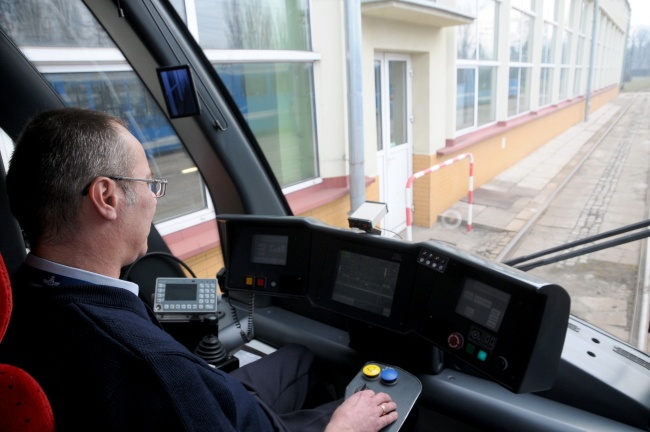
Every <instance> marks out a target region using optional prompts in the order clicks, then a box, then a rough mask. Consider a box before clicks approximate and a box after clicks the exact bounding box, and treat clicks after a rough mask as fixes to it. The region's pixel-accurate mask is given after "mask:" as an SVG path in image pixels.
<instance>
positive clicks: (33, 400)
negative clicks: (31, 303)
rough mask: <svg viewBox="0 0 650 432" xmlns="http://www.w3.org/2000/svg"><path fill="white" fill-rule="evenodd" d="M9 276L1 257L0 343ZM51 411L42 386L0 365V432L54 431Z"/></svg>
mask: <svg viewBox="0 0 650 432" xmlns="http://www.w3.org/2000/svg"><path fill="white" fill-rule="evenodd" d="M12 307H13V303H12V296H11V283H10V281H9V273H8V272H7V268H6V267H5V263H4V260H3V258H2V255H1V254H0V343H1V342H2V338H3V337H4V335H5V332H6V331H7V326H8V325H9V318H10V317H11V309H12ZM54 430H55V427H54V414H53V413H52V407H51V405H50V402H49V401H48V399H47V396H46V395H45V392H44V391H43V389H42V388H41V386H40V385H39V384H38V383H37V382H36V380H34V378H32V377H31V376H30V375H29V374H28V373H27V372H25V371H24V370H22V369H20V368H18V367H15V366H12V365H8V364H0V432H10V431H11V432H32V431H33V432H50V431H54Z"/></svg>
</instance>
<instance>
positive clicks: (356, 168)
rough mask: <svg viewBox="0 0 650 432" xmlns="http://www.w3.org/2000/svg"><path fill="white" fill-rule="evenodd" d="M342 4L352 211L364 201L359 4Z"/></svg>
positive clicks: (348, 1) (356, 0)
mask: <svg viewBox="0 0 650 432" xmlns="http://www.w3.org/2000/svg"><path fill="white" fill-rule="evenodd" d="M343 3H344V5H345V28H346V32H345V33H346V54H347V79H348V141H349V144H348V147H349V152H350V160H349V166H350V177H349V178H350V207H351V208H350V211H351V212H354V211H355V210H356V209H357V208H359V206H361V204H363V203H364V201H365V200H366V181H365V169H364V160H365V158H364V141H363V99H362V85H363V84H362V68H361V59H362V54H361V1H360V0H343Z"/></svg>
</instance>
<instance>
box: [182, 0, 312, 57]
mask: <svg viewBox="0 0 650 432" xmlns="http://www.w3.org/2000/svg"><path fill="white" fill-rule="evenodd" d="M195 4H196V17H197V22H198V33H199V34H198V39H199V43H200V44H201V47H203V49H219V50H297V51H309V50H311V38H310V33H309V1H308V0H195Z"/></svg>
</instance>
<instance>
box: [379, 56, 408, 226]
mask: <svg viewBox="0 0 650 432" xmlns="http://www.w3.org/2000/svg"><path fill="white" fill-rule="evenodd" d="M375 107H376V118H377V161H378V167H379V178H380V182H381V183H380V185H379V194H380V201H382V202H385V203H386V205H387V206H388V213H387V214H386V216H385V217H384V220H383V223H382V228H384V229H386V230H389V231H392V232H395V233H397V232H400V231H402V230H403V229H404V228H406V182H407V181H408V179H409V177H410V176H411V174H412V171H413V167H412V152H413V148H412V142H411V118H412V114H411V61H410V57H409V56H408V55H400V54H388V53H382V54H378V55H377V56H376V57H375Z"/></svg>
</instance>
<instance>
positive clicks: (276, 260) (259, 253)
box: [251, 234, 289, 265]
mask: <svg viewBox="0 0 650 432" xmlns="http://www.w3.org/2000/svg"><path fill="white" fill-rule="evenodd" d="M288 249H289V237H287V236H280V235H268V234H255V235H253V247H252V250H251V262H254V263H256V264H273V265H286V264H287V251H288Z"/></svg>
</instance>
